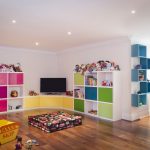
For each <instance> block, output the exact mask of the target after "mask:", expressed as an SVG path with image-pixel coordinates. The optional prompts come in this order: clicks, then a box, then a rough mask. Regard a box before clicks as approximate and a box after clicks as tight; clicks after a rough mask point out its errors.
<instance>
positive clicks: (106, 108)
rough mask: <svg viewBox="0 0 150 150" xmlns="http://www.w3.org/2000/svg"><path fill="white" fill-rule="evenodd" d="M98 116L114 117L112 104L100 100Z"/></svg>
mask: <svg viewBox="0 0 150 150" xmlns="http://www.w3.org/2000/svg"><path fill="white" fill-rule="evenodd" d="M98 116H100V117H103V118H107V119H112V116H113V109H112V104H107V103H100V102H99V104H98Z"/></svg>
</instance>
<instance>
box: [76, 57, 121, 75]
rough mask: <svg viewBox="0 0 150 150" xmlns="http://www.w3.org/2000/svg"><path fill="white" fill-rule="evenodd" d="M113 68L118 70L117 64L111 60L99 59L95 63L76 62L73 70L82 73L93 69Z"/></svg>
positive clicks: (109, 69) (90, 71) (104, 69)
mask: <svg viewBox="0 0 150 150" xmlns="http://www.w3.org/2000/svg"><path fill="white" fill-rule="evenodd" d="M114 70H120V67H119V65H117V64H115V63H114V62H111V61H108V60H106V61H104V60H99V61H98V62H97V63H91V64H86V65H85V64H81V65H79V64H77V65H75V69H74V72H80V73H81V74H82V75H84V73H85V72H86V73H92V72H93V71H114Z"/></svg>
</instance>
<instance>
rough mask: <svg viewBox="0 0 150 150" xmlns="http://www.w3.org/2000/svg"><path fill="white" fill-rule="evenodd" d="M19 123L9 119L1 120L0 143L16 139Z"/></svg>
mask: <svg viewBox="0 0 150 150" xmlns="http://www.w3.org/2000/svg"><path fill="white" fill-rule="evenodd" d="M18 130H19V125H18V124H17V123H15V122H11V121H8V120H0V144H4V143H7V142H10V141H12V140H15V139H16V136H17V134H18Z"/></svg>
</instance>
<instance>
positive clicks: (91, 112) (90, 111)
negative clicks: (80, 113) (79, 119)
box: [88, 109, 97, 115]
mask: <svg viewBox="0 0 150 150" xmlns="http://www.w3.org/2000/svg"><path fill="white" fill-rule="evenodd" d="M88 113H90V114H93V115H97V110H93V109H91V110H89V111H88Z"/></svg>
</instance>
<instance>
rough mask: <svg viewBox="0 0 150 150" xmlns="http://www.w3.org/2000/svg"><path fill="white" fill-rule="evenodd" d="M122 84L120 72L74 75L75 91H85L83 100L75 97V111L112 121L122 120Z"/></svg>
mask: <svg viewBox="0 0 150 150" xmlns="http://www.w3.org/2000/svg"><path fill="white" fill-rule="evenodd" d="M105 82H106V84H105ZM120 82H121V81H120V71H95V72H92V73H85V75H81V74H80V73H74V89H76V87H82V91H84V97H82V98H79V97H78V98H77V97H76V96H75V95H74V110H75V111H78V112H82V113H85V114H87V115H90V116H95V117H99V118H102V119H107V120H112V121H116V120H119V119H121V107H120V105H121V99H120V92H121V89H120ZM78 84H79V85H80V86H78Z"/></svg>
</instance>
